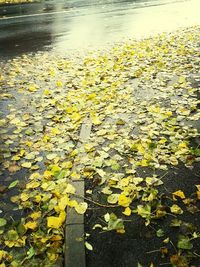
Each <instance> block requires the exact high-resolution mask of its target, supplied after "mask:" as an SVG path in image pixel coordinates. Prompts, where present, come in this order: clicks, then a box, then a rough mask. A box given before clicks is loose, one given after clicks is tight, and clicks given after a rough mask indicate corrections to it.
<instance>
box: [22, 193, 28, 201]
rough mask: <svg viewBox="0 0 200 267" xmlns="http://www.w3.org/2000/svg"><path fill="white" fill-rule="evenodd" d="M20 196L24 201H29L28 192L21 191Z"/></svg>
mask: <svg viewBox="0 0 200 267" xmlns="http://www.w3.org/2000/svg"><path fill="white" fill-rule="evenodd" d="M20 198H21V200H22V201H27V200H28V199H29V195H28V194H26V193H21V195H20Z"/></svg>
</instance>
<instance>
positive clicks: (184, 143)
mask: <svg viewBox="0 0 200 267" xmlns="http://www.w3.org/2000/svg"><path fill="white" fill-rule="evenodd" d="M178 147H179V148H187V143H186V142H182V143H180V144H179V145H178Z"/></svg>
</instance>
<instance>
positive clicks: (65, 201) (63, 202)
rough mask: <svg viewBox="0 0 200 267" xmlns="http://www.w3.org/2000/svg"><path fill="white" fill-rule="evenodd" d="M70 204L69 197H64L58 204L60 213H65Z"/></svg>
mask: <svg viewBox="0 0 200 267" xmlns="http://www.w3.org/2000/svg"><path fill="white" fill-rule="evenodd" d="M68 204H69V197H68V196H64V197H62V198H61V199H60V200H59V202H58V207H59V210H60V211H64V210H65V208H66V206H67V205H68Z"/></svg>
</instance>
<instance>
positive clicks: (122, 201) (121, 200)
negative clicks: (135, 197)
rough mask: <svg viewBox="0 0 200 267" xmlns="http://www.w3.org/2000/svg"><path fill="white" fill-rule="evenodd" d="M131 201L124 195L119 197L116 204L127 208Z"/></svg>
mask: <svg viewBox="0 0 200 267" xmlns="http://www.w3.org/2000/svg"><path fill="white" fill-rule="evenodd" d="M131 202H132V200H131V199H130V198H129V197H126V196H125V195H119V198H118V204H119V205H120V206H122V207H128V206H129V205H130V204H131Z"/></svg>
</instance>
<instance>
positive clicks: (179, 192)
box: [172, 190, 185, 200]
mask: <svg viewBox="0 0 200 267" xmlns="http://www.w3.org/2000/svg"><path fill="white" fill-rule="evenodd" d="M172 195H173V200H177V199H176V197H179V198H181V199H184V198H185V194H184V192H183V191H181V190H178V191H176V192H174V193H172Z"/></svg>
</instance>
